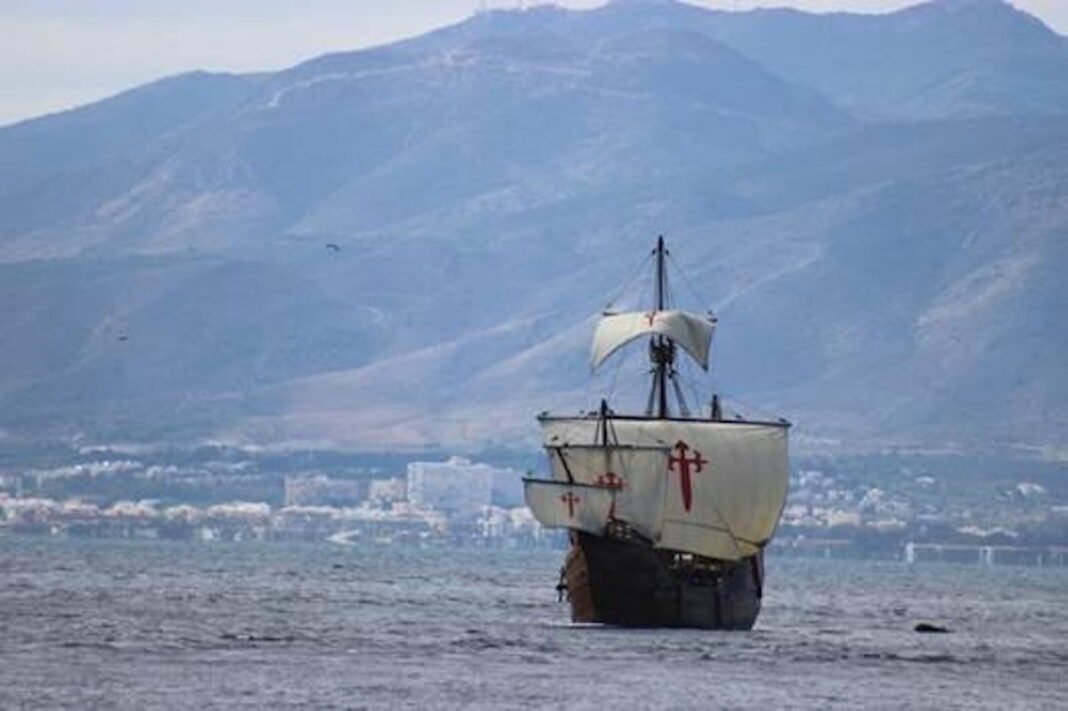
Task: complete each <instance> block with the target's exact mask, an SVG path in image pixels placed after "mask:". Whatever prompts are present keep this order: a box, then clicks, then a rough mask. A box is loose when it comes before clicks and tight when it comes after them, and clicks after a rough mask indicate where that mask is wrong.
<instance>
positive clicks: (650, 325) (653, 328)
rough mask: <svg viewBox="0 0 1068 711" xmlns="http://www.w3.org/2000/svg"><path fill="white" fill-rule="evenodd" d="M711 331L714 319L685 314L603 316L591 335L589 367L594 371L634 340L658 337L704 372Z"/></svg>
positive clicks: (652, 312)
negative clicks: (674, 346)
mask: <svg viewBox="0 0 1068 711" xmlns="http://www.w3.org/2000/svg"><path fill="white" fill-rule="evenodd" d="M715 328H716V319H715V317H713V316H708V317H702V316H698V315H696V314H691V313H687V312H686V311H647V312H627V313H621V314H605V315H604V316H603V317H602V318H601V320H600V321H599V322H598V323H597V330H596V331H595V332H594V335H593V349H592V351H591V353H590V364H591V365H592V367H594V368H597V367H598V366H600V365H601V363H603V362H604V361H605V360H607V359H608V357H609V356H610V355H612V354H613V353H615V352H616V351H617V350H619V349H620V348H622V347H623V346H625V345H627V344H628V343H630V342H631V341H633V340H634V339H636V338H641V337H642V336H648V335H659V336H664V337H665V338H668V339H670V340H671V341H672V342H674V343H675V344H676V345H678V346H679V347H680V348H682V349H683V350H684V351H686V352H687V353H689V354H690V357H692V358H693V359H694V360H695V361H697V363H698V364H700V366H701V367H702V368H704V369H705V370H708V351H709V347H710V346H711V344H712V333H713V331H715Z"/></svg>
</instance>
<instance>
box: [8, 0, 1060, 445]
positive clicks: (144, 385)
mask: <svg viewBox="0 0 1068 711" xmlns="http://www.w3.org/2000/svg"><path fill="white" fill-rule="evenodd" d="M961 28H966V29H967V30H968V31H966V32H965V31H961ZM1066 114H1068V45H1066V44H1065V40H1064V38H1062V37H1060V36H1058V35H1056V34H1054V33H1053V32H1051V31H1050V30H1048V29H1047V28H1045V26H1043V25H1041V24H1040V23H1039V22H1038V21H1037V20H1035V19H1034V18H1032V17H1030V16H1028V15H1026V14H1024V13H1022V12H1019V11H1017V10H1015V9H1013V8H1011V7H1010V6H1008V5H1007V4H1004V3H1001V2H997V1H995V0H941V1H936V2H932V3H928V4H926V5H921V6H917V7H914V8H910V9H907V10H904V11H900V12H897V13H892V14H888V15H880V16H857V15H844V14H832V15H808V14H804V13H799V12H793V11H753V12H746V13H726V12H714V11H709V10H704V9H701V8H698V7H695V6H690V5H684V4H679V3H674V2H653V1H648V0H647V1H644V2H642V1H639V0H627V1H620V0H617V2H614V3H611V4H609V5H607V6H605V7H602V8H600V9H597V10H590V11H584V12H576V11H566V10H562V9H559V8H555V7H538V8H535V9H531V10H527V11H517V12H504V11H495V12H487V13H481V14H479V15H476V16H474V17H472V18H470V19H469V20H467V21H465V22H462V23H460V24H458V25H455V26H452V27H447V28H444V29H441V30H438V31H436V32H432V33H429V34H427V35H424V36H421V37H417V38H414V39H411V40H406V41H404V42H398V43H396V44H392V45H388V46H385V47H378V48H372V49H369V50H362V51H357V52H345V53H338V54H332V55H326V56H323V57H320V58H317V59H313V60H311V61H308V62H305V63H303V64H300V65H298V66H296V67H293V68H291V69H288V70H284V71H280V72H276V73H264V74H256V75H214V74H205V73H193V74H186V75H182V76H179V77H174V78H171V79H165V80H162V81H160V82H156V83H154V84H150V85H148V86H145V87H140V88H137V89H134V90H132V91H130V92H126V93H124V94H121V95H119V96H117V97H113V98H111V99H108V100H105V101H103V102H100V103H98V104H94V105H91V106H87V107H83V108H79V109H75V110H72V111H69V112H65V113H62V114H57V115H53V116H48V117H43V118H41V119H35V120H31V121H27V122H23V123H20V124H16V125H14V126H9V127H6V128H0V313H2V314H4V316H3V317H2V319H3V320H2V322H0V326H2V328H0V433H3V432H4V431H6V432H7V436H15V437H22V438H30V439H33V438H47V437H64V438H67V437H79V438H83V439H84V438H88V439H90V440H115V439H123V440H129V439H132V440H145V441H153V440H172V441H199V440H205V439H211V440H223V441H238V442H252V443H261V444H262V443H272V444H280V443H286V442H303V443H314V444H316V445H318V446H326V447H330V446H349V447H362V448H371V449H389V448H398V447H416V448H418V447H421V446H427V445H441V446H444V447H449V448H455V449H476V448H479V447H483V446H490V445H493V446H505V447H517V446H527V445H528V444H529V443H530V442H531V441H532V440H533V437H534V434H535V433H534V427H533V422H532V415H533V413H535V412H537V411H540V410H543V409H546V408H548V407H556V406H560V407H565V408H567V407H577V406H581V405H588V404H589V403H590V402H592V401H594V400H595V399H596V397H597V394H598V391H597V390H596V387H594V388H591V387H589V386H588V385H587V380H588V372H587V368H586V364H585V354H586V346H587V341H588V337H589V332H590V327H591V323H592V322H591V320H590V319H591V317H592V315H593V314H595V313H596V312H597V311H598V309H599V308H601V307H603V306H604V303H605V299H606V298H607V297H608V295H610V294H613V293H615V292H616V291H618V289H619V286H620V284H619V282H620V281H622V280H623V279H624V278H625V277H626V276H627V275H628V274H632V273H633V272H634V270H635V267H636V265H637V263H638V262H640V261H641V259H642V258H643V257H644V255H645V254H646V253H647V251H648V249H649V248H650V246H651V244H652V242H653V240H654V239H655V236H656V235H657V234H660V233H663V234H666V235H667V237H668V239H669V244H670V246H671V248H672V249H673V252H674V254H675V255H676V260H677V262H678V263H679V265H681V266H682V267H683V269H684V270H685V272H686V274H687V276H686V277H685V278H682V279H679V280H678V281H677V283H676V288H677V289H678V290H679V293H680V295H682V294H686V295H687V296H689V294H690V293H691V292H699V297H700V298H701V299H703V300H704V301H705V303H707V304H709V305H711V306H712V307H714V308H715V309H716V310H717V311H718V313H719V315H720V319H721V321H720V322H721V328H720V331H719V336H718V342H717V350H716V354H715V356H714V363H715V369H716V376H715V383H716V385H717V387H720V388H722V389H723V390H724V391H725V392H726V393H727V394H728V395H729V396H731V397H733V399H734V400H736V401H738V402H744V403H746V404H747V405H750V406H752V407H754V408H755V409H756V410H762V411H770V412H776V413H778V412H781V413H782V414H785V415H786V416H788V417H790V418H791V419H793V420H795V421H797V423H798V425H799V433H800V434H801V435H802V437H801V441H802V442H805V441H808V442H813V443H821V444H820V445H819V446H832V444H829V443H834V442H838V443H840V445H839V446H842V447H849V448H879V447H885V446H891V445H906V446H919V447H931V446H938V447H942V446H946V445H947V443H951V444H959V445H962V446H976V445H982V446H992V447H999V448H1012V449H1018V448H1031V449H1041V448H1056V447H1063V446H1064V444H1065V441H1064V434H1063V433H1064V432H1065V431H1066V429H1065V425H1066V424H1068V408H1066V407H1065V406H1064V405H1063V403H1064V402H1066V401H1068V399H1066V397H1065V396H1066V395H1068V392H1066V391H1068V377H1066V374H1065V372H1064V368H1063V364H1062V363H1061V361H1060V358H1059V357H1058V354H1059V353H1063V352H1064V346H1065V345H1068V344H1065V343H1064V341H1065V338H1066V335H1065V334H1068V329H1066V328H1065V324H1064V320H1063V319H1064V317H1063V314H1064V313H1068V309H1066V308H1065V306H1066V304H1065V301H1066V298H1068V288H1066V287H1065V285H1064V283H1063V280H1062V279H1061V278H1059V274H1060V272H1061V271H1062V270H1063V269H1064V267H1065V265H1066V255H1065V253H1064V246H1063V245H1064V239H1063V236H1064V235H1065V233H1066V230H1068V200H1066V199H1065V197H1066V193H1068V174H1066V171H1068V169H1066V168H1065V167H1064V166H1065V165H1068V162H1066V161H1065V160H1064V159H1065V158H1066V157H1068V121H1066V120H1065V117H1066ZM643 369H644V366H643V364H642V363H641V362H640V358H637V359H631V360H629V361H627V362H626V363H625V364H624V366H623V368H622V370H621V371H620V372H621V374H620V376H619V378H618V381H619V382H620V383H623V382H630V383H632V384H633V385H635V386H636V388H637V390H640V382H641V372H642V371H643ZM694 375H695V377H696V374H694ZM629 376H633V377H629ZM598 383H599V384H601V385H605V386H608V385H611V384H612V383H613V376H612V375H611V374H605V375H604V376H603V378H602V380H600V381H598ZM702 387H705V386H702ZM621 389H622V388H621ZM637 390H636V391H637ZM702 393H703V394H702ZM707 394H708V393H707V388H705V389H704V390H701V391H698V393H697V394H696V395H695V397H698V398H701V399H704V398H706V397H707ZM619 397H620V398H623V397H624V396H623V394H622V393H620V394H619ZM634 399H635V400H640V396H638V397H636V398H634ZM619 401H620V402H623V401H624V400H619ZM813 446H815V445H813Z"/></svg>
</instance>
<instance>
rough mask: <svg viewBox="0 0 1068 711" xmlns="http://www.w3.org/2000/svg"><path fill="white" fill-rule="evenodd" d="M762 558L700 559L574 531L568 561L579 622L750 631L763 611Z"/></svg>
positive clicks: (570, 596)
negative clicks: (738, 559)
mask: <svg viewBox="0 0 1068 711" xmlns="http://www.w3.org/2000/svg"><path fill="white" fill-rule="evenodd" d="M763 572H764V566H763V557H762V555H758V556H754V557H752V558H747V559H744V560H742V561H739V562H737V563H720V562H712V561H694V560H693V559H692V558H691V557H689V556H680V555H679V554H675V553H672V552H670V551H661V550H656V549H654V548H653V547H652V546H651V545H649V544H648V543H646V542H643V541H640V540H635V539H621V538H612V537H602V536H594V535H590V534H587V533H581V532H575V533H573V534H572V546H571V550H569V551H568V554H567V558H566V560H565V562H564V571H563V573H564V582H565V583H566V585H567V591H568V599H569V602H570V603H571V619H572V621H573V622H597V623H603V624H610V625H620V626H626V627H697V628H703V629H724V630H748V629H751V628H752V627H753V624H754V623H755V622H756V618H757V615H758V614H759V613H760V598H761V594H762V587H763Z"/></svg>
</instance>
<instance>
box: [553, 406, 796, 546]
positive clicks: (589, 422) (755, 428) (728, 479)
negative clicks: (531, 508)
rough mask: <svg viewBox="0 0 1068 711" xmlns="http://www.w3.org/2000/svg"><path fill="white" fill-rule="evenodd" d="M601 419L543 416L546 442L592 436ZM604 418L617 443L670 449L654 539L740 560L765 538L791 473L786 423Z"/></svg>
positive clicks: (770, 531) (775, 522)
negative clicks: (659, 525) (659, 527)
mask: <svg viewBox="0 0 1068 711" xmlns="http://www.w3.org/2000/svg"><path fill="white" fill-rule="evenodd" d="M600 425H601V422H600V419H599V418H596V417H589V418H544V419H542V426H543V428H544V432H543V434H544V437H545V441H546V443H547V445H551V446H553V447H556V448H558V449H564V448H565V446H566V445H568V444H571V443H577V444H581V443H588V442H592V441H594V438H595V437H596V435H597V428H598V427H599V426H600ZM609 426H610V427H611V428H612V432H613V433H614V434H615V436H616V438H617V439H618V441H619V442H620V443H621V444H630V445H635V446H639V447H643V446H644V447H649V446H653V447H657V446H659V447H669V448H670V449H671V452H670V456H669V458H668V473H667V477H666V481H667V483H666V487H667V489H666V493H665V495H664V506H663V513H662V515H663V526H662V530H661V532H660V538H659V542H658V543H657V545H658V546H659V547H661V548H667V549H671V550H680V551H686V552H690V553H696V554H698V555H703V556H707V557H709V558H719V559H722V560H739V559H741V558H745V557H748V556H750V555H753V554H754V553H756V552H757V551H759V550H760V549H761V548H762V547H763V546H764V545H765V544H766V543H767V542H768V541H769V540H770V539H771V537H772V535H773V534H774V533H775V528H776V526H777V525H778V521H779V516H780V515H781V513H782V508H783V505H784V504H785V501H786V490H787V483H788V479H789V471H788V467H787V458H786V435H787V427H786V426H780V425H776V424H765V423H755V422H711V421H703V420H668V419H645V418H623V417H614V418H611V419H610V420H609Z"/></svg>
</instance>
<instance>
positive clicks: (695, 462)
mask: <svg viewBox="0 0 1068 711" xmlns="http://www.w3.org/2000/svg"><path fill="white" fill-rule="evenodd" d="M675 449H676V450H677V451H678V453H679V454H678V456H675V455H672V456H671V458H670V459H668V466H669V467H670V468H671V471H673V472H678V475H679V487H680V488H681V489H682V506H683V508H685V509H686V510H687V511H689V510H690V506H692V505H693V482H692V481H691V479H690V475H691V474H700V473H701V472H702V471H703V470H704V468H705V465H706V464H708V460H707V459H705V458H704V457H702V456H701V453H700V452H698V451H697V450H696V449H695V450H693V457H690V458H688V457H687V456H686V453H687V452H688V451H690V446H689V445H688V444H686V443H685V442H683V441H682V440H681V439H680V440H679V441H678V442H676V443H675ZM676 467H677V468H676Z"/></svg>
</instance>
